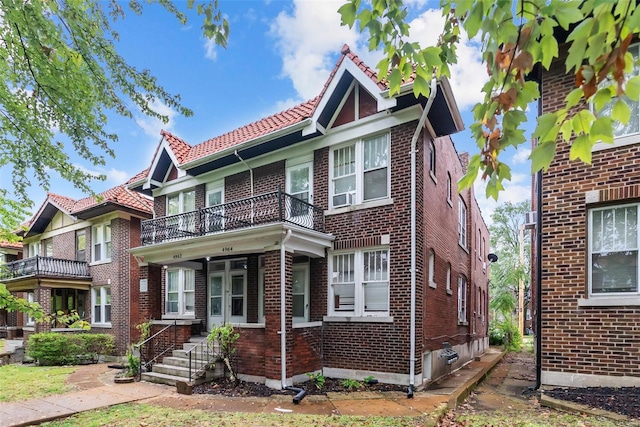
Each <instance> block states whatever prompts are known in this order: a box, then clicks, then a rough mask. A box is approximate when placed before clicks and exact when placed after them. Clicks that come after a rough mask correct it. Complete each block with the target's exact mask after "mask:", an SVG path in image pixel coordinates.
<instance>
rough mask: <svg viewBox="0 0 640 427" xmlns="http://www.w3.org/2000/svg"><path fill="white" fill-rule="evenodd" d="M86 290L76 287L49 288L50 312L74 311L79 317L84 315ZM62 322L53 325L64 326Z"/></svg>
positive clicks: (82, 317) (67, 312) (66, 312)
mask: <svg viewBox="0 0 640 427" xmlns="http://www.w3.org/2000/svg"><path fill="white" fill-rule="evenodd" d="M87 296H88V292H87V291H81V290H77V289H66V288H54V289H52V290H51V313H58V312H60V311H61V312H63V313H64V314H69V313H70V312H72V311H76V312H77V313H78V316H80V318H81V319H84V318H85V317H86V316H85V301H86V300H87ZM64 326H66V325H64V324H57V325H56V326H54V327H64Z"/></svg>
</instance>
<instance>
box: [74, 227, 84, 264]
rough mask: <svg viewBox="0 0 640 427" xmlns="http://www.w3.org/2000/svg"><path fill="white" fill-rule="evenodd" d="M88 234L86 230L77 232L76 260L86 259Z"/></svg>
mask: <svg viewBox="0 0 640 427" xmlns="http://www.w3.org/2000/svg"><path fill="white" fill-rule="evenodd" d="M86 249H87V235H86V232H85V231H84V230H79V231H77V232H76V261H86V260H87V256H86Z"/></svg>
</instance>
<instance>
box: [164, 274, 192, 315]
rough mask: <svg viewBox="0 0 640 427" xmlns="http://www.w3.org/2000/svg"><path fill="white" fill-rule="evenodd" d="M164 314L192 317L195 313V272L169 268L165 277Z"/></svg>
mask: <svg viewBox="0 0 640 427" xmlns="http://www.w3.org/2000/svg"><path fill="white" fill-rule="evenodd" d="M166 288H167V292H166V295H167V297H166V313H167V314H175V315H192V314H194V313H195V290H196V280H195V271H194V270H191V269H187V268H171V269H168V270H167V275H166Z"/></svg>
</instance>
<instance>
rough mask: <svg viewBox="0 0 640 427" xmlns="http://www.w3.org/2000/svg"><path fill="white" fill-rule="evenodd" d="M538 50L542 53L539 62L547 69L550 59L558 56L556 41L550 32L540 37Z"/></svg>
mask: <svg viewBox="0 0 640 427" xmlns="http://www.w3.org/2000/svg"><path fill="white" fill-rule="evenodd" d="M540 51H541V54H542V57H541V60H540V62H542V66H543V67H544V68H545V69H547V70H548V69H549V67H550V66H551V61H553V59H554V58H557V57H558V41H557V40H556V38H555V37H554V36H553V35H552V34H550V35H546V36H544V37H542V38H541V39H540Z"/></svg>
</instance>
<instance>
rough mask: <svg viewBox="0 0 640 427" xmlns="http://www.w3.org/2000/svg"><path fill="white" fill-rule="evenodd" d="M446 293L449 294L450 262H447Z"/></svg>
mask: <svg viewBox="0 0 640 427" xmlns="http://www.w3.org/2000/svg"><path fill="white" fill-rule="evenodd" d="M447 293H448V294H451V264H449V263H447Z"/></svg>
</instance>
